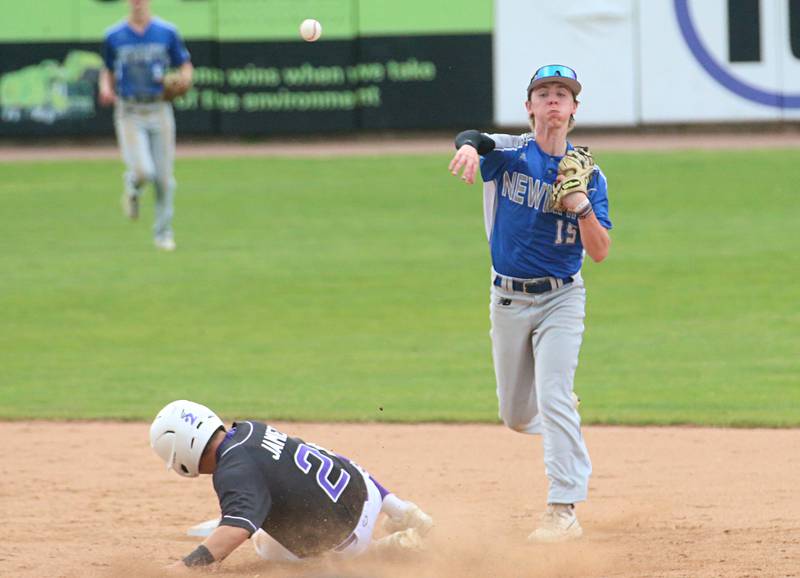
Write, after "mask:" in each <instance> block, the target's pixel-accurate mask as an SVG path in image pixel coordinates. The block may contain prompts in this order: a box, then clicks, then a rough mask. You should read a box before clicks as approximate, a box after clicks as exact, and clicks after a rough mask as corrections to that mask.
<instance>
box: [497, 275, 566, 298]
mask: <svg viewBox="0 0 800 578" xmlns="http://www.w3.org/2000/svg"><path fill="white" fill-rule="evenodd" d="M509 281H511V287H512V289H513V290H514V291H519V292H520V293H534V294H537V295H538V294H539V293H547V292H548V291H552V290H553V289H558V288H559V287H563V286H564V285H569V284H570V283H572V282H573V281H574V279H573V278H572V277H567V278H566V279H556V278H555V277H544V278H542V279H536V280H534V281H513V280H510V279H509ZM494 285H495V286H496V287H502V286H503V278H502V277H501V276H500V275H495V278H494Z"/></svg>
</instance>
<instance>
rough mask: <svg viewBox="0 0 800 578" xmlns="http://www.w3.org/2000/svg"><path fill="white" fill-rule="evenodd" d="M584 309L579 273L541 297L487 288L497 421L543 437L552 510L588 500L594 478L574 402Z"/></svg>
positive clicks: (584, 293) (583, 295)
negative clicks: (499, 420) (495, 384)
mask: <svg viewBox="0 0 800 578" xmlns="http://www.w3.org/2000/svg"><path fill="white" fill-rule="evenodd" d="M585 305H586V289H585V287H584V285H583V280H582V279H581V277H580V275H577V276H576V278H575V281H573V282H572V283H570V284H568V285H565V286H563V287H561V288H558V289H555V290H553V291H550V292H548V293H543V294H540V295H531V294H526V293H521V292H517V291H508V290H505V289H502V288H500V287H495V286H492V292H491V304H490V308H489V309H490V317H491V321H492V329H491V333H490V335H491V338H492V355H493V358H494V369H495V376H496V378H497V399H498V402H499V407H500V418H501V419H502V420H503V423H505V425H506V426H508V427H509V428H511V429H513V430H514V431H518V432H521V433H526V434H541V436H542V442H543V447H544V465H545V473H546V474H547V478H548V481H549V489H548V495H547V502H548V503H550V504H573V503H575V502H581V501H584V500H586V496H587V492H588V486H589V476H590V475H591V473H592V464H591V461H590V459H589V452H588V450H587V449H586V444H585V443H584V441H583V435H582V434H581V418H580V414H578V410H577V408H576V407H575V404H574V402H573V400H572V388H573V381H574V377H575V370H576V368H577V367H578V353H579V351H580V347H581V341H582V339H583V329H584V326H583V320H584V317H585Z"/></svg>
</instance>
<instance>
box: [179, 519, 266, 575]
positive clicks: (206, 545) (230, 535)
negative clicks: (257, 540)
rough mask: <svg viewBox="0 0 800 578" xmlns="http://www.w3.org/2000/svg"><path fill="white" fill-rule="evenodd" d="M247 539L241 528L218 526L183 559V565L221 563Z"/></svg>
mask: <svg viewBox="0 0 800 578" xmlns="http://www.w3.org/2000/svg"><path fill="white" fill-rule="evenodd" d="M249 537H250V533H249V532H248V531H247V530H243V529H242V528H235V527H233V526H218V527H217V528H216V529H215V530H214V532H213V533H212V534H211V535H210V536H209V537H208V538H206V539H205V540H204V541H203V543H202V544H200V546H198V548H197V549H195V550H194V551H193V552H192V553H191V554H189V555H188V556H186V558H184V559H183V563H184V564H185V565H186V566H189V567H195V566H208V565H210V564H213V563H215V562H222V561H223V560H224V559H225V558H227V557H228V556H229V555H230V554H231V552H233V551H234V550H236V548H238V547H239V546H241V545H242V544H243V543H244V542H245V541H246V540H247V539H248V538H249Z"/></svg>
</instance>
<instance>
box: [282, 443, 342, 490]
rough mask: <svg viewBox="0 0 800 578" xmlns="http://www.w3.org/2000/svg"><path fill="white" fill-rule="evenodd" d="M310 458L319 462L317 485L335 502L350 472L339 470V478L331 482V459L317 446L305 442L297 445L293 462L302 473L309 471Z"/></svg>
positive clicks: (310, 465)
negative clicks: (329, 477)
mask: <svg viewBox="0 0 800 578" xmlns="http://www.w3.org/2000/svg"><path fill="white" fill-rule="evenodd" d="M311 458H315V460H314V461H316V462H318V463H319V468H318V469H317V485H318V486H319V487H320V488H322V491H323V492H325V493H326V494H327V495H328V497H329V498H330V499H331V500H333V501H334V502H337V501H338V500H339V497H340V496H341V495H342V492H344V489H345V488H346V487H347V484H348V483H350V474H348V473H347V472H346V471H345V470H341V471H340V472H339V479H338V480H336V482H335V483H331V482H330V480H328V475H330V473H331V470H332V469H333V460H332V459H331V458H329V457H328V456H326V455H325V454H323V453H322V452H321V451H319V450H318V449H317V448H314V447H311V446H309V445H306V444H300V445H299V446H297V451H296V452H295V453H294V463H295V464H296V465H297V467H298V468H300V471H302V472H303V473H304V474H307V473H309V472H310V471H311V467H312V465H313V464H312V463H311Z"/></svg>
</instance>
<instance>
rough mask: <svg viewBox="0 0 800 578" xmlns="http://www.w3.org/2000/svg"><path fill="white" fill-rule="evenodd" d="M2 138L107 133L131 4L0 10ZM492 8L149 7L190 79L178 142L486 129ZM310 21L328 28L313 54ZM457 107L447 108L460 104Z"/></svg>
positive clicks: (346, 0) (224, 2)
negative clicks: (116, 50) (100, 92)
mask: <svg viewBox="0 0 800 578" xmlns="http://www.w3.org/2000/svg"><path fill="white" fill-rule="evenodd" d="M3 4H4V6H3V9H4V14H5V18H3V19H2V20H0V114H2V121H3V122H2V123H0V136H37V137H41V136H47V135H53V136H65V135H80V134H105V133H110V131H111V111H110V110H108V109H103V108H100V107H99V106H97V102H96V83H97V77H98V74H99V70H100V67H101V66H102V62H101V60H100V58H99V54H100V44H101V42H102V39H103V34H104V31H105V30H106V29H107V28H108V27H109V26H111V25H113V24H115V23H116V22H118V21H120V20H121V19H123V18H125V17H126V14H127V2H126V1H125V0H38V1H37V2H36V4H35V7H36V15H35V17H32V15H31V10H32V8H31V6H32V5H31V4H26V3H12V2H9V1H7V0H4V1H3ZM492 5H493V3H492V2H490V1H486V0H461V1H458V2H457V1H455V0H442V1H438V2H430V1H424V0H406V1H404V2H399V3H398V2H388V1H385V0H315V1H313V2H312V1H306V0H153V1H152V4H151V7H152V9H153V12H154V13H155V14H157V15H158V16H160V17H162V18H164V19H166V20H169V21H171V22H173V23H174V24H176V25H177V26H178V28H179V29H180V31H181V33H182V35H183V37H184V38H185V39H186V42H187V46H188V48H189V50H190V52H191V54H192V62H193V63H194V65H195V67H196V81H195V87H194V89H193V90H192V91H191V92H190V93H189V94H187V95H186V96H185V97H183V98H182V99H180V100H179V101H178V102H176V111H177V114H178V123H179V130H180V131H181V132H182V133H194V134H222V135H270V134H283V133H312V132H331V131H342V132H347V131H353V130H360V129H425V128H444V127H458V126H461V125H464V124H486V123H489V122H491V118H492V110H493V105H492V36H491V34H492V32H491V31H492V26H493V14H492ZM305 18H316V19H317V20H319V21H320V22H321V23H322V25H323V37H322V39H320V40H319V41H317V42H314V43H307V42H304V41H303V40H301V39H300V37H299V34H298V27H299V24H300V22H301V21H302V20H303V19H305ZM456 98H457V99H458V102H459V106H458V107H454V106H452V102H453V99H456Z"/></svg>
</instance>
